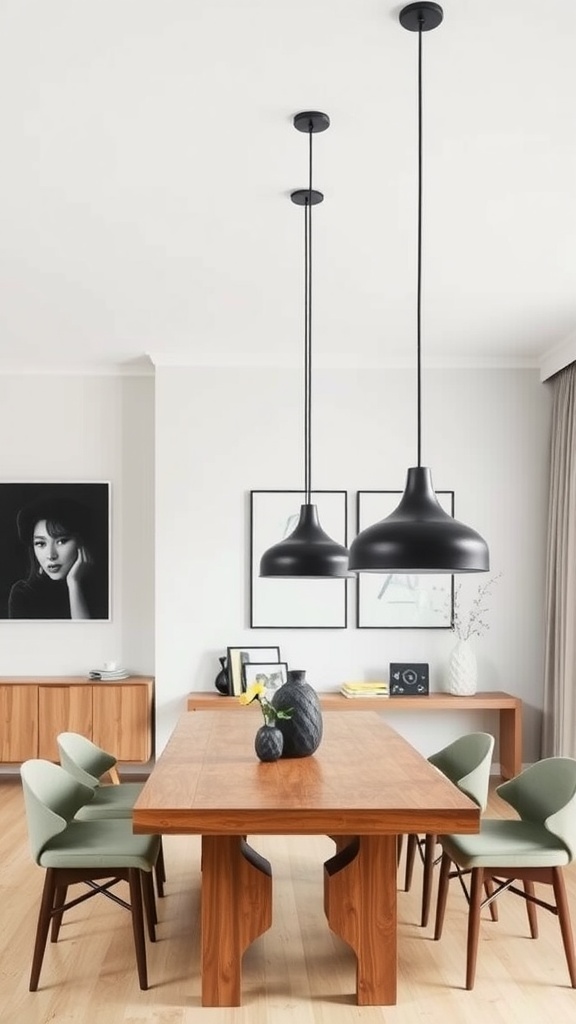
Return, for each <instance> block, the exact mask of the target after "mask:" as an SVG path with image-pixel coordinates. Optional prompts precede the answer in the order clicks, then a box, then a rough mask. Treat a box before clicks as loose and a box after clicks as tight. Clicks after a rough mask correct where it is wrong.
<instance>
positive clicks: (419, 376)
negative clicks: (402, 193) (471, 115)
mask: <svg viewBox="0 0 576 1024" xmlns="http://www.w3.org/2000/svg"><path fill="white" fill-rule="evenodd" d="M423 22H424V18H423V16H422V15H420V18H419V28H418V274H417V286H416V290H417V299H416V337H417V351H418V355H417V362H418V371H417V380H418V394H417V406H418V415H417V424H418V426H417V429H418V461H417V463H416V464H417V466H418V467H420V466H421V465H422V25H423Z"/></svg>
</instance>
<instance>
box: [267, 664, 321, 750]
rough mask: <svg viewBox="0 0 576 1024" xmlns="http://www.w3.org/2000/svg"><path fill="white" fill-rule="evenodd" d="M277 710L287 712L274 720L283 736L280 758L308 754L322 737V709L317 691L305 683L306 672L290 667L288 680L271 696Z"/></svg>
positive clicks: (318, 743) (315, 747) (318, 744)
mask: <svg viewBox="0 0 576 1024" xmlns="http://www.w3.org/2000/svg"><path fill="white" fill-rule="evenodd" d="M272 704H273V706H274V707H275V708H276V710H277V711H289V710H290V709H292V714H291V716H290V718H278V719H276V725H277V726H278V728H279V729H280V731H281V732H282V735H283V736H284V750H283V751H282V757H308V756H309V755H310V754H313V753H314V751H315V750H317V749H318V747H319V746H320V740H321V739H322V711H321V709H320V701H319V699H318V694H317V693H316V690H315V689H314V687H313V686H310V683H307V682H306V672H305V671H302V670H296V669H292V670H291V671H289V672H288V680H287V682H285V683H284V685H283V686H281V687H280V688H279V689H278V690H276V693H275V694H274V696H273V697H272Z"/></svg>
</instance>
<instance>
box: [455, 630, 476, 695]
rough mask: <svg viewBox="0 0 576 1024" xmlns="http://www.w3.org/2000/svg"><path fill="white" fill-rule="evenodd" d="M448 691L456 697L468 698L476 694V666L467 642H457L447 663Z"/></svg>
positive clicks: (472, 652) (474, 657)
mask: <svg viewBox="0 0 576 1024" xmlns="http://www.w3.org/2000/svg"><path fill="white" fill-rule="evenodd" d="M449 669H450V671H449V681H448V689H449V691H450V693H453V694H455V696H456V697H469V696H471V694H473V693H476V683H477V680H478V665H477V663H476V655H475V654H474V651H473V650H472V647H471V646H470V642H469V641H468V640H459V641H458V643H457V644H456V646H455V647H454V649H453V651H452V653H451V655H450V662H449Z"/></svg>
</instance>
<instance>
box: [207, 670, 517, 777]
mask: <svg viewBox="0 0 576 1024" xmlns="http://www.w3.org/2000/svg"><path fill="white" fill-rule="evenodd" d="M318 696H319V697H320V703H321V705H322V709H323V710H324V711H382V712H384V713H386V712H388V711H391V712H394V711H420V712H427V711H498V712H499V718H500V772H501V774H502V777H503V778H504V779H512V778H514V776H515V775H518V773H519V772H520V771H521V770H522V701H521V700H520V698H519V697H513V696H512V694H511V693H504V692H502V691H501V690H489V691H483V692H482V693H475V694H474V695H473V696H471V697H455V696H454V695H453V694H451V693H430V694H428V696H426V697H358V698H356V699H354V698H349V697H343V696H342V694H341V693H338V692H336V691H334V692H333V693H319V694H318ZM187 707H188V711H215V710H217V709H218V708H222V709H226V710H231V709H232V708H238V709H239V710H240V709H242V710H243V705H242V704H240V703H239V701H238V700H235V699H234V698H233V697H224V696H222V694H219V693H214V692H198V693H190V694H188V703H187Z"/></svg>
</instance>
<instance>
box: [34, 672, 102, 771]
mask: <svg viewBox="0 0 576 1024" xmlns="http://www.w3.org/2000/svg"><path fill="white" fill-rule="evenodd" d="M59 732H79V733H81V734H82V735H83V736H88V737H90V736H91V735H92V687H91V686H90V685H89V684H81V683H80V684H79V685H72V684H67V685H63V686H59V685H52V686H42V684H40V686H39V687H38V757H45V758H46V759H47V760H48V761H58V759H59V755H58V744H57V743H56V737H57V735H58V733H59Z"/></svg>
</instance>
